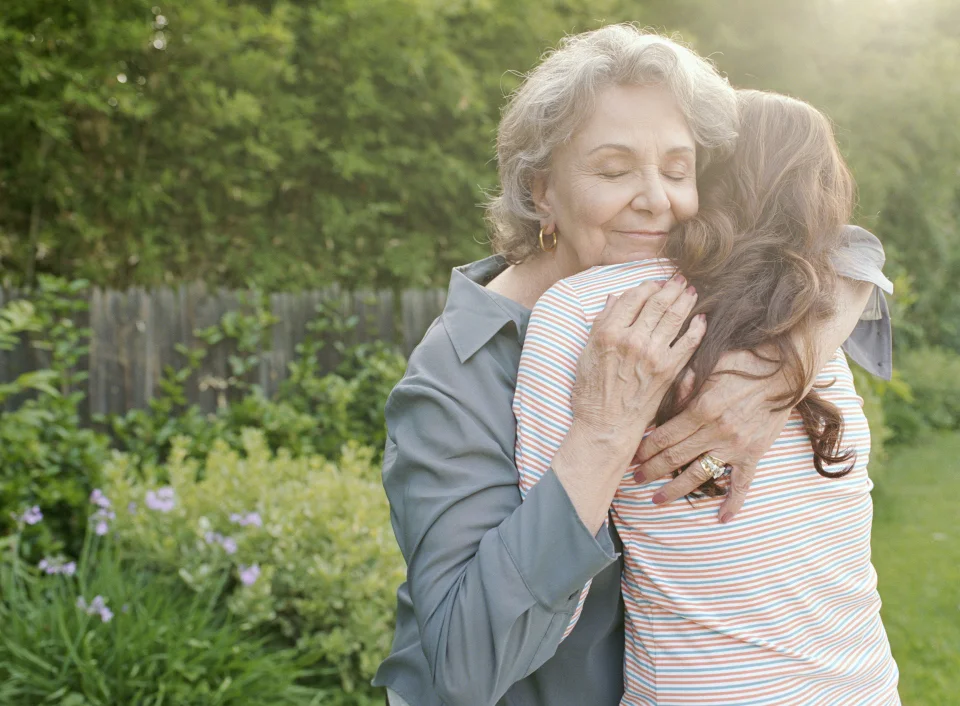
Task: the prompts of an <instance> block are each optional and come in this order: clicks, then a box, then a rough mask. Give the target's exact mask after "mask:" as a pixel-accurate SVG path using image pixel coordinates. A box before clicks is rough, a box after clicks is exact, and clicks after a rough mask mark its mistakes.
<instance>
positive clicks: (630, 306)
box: [594, 280, 662, 328]
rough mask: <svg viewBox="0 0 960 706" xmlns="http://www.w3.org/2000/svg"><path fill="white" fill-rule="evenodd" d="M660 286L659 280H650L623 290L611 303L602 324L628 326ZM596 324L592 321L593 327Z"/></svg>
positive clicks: (658, 290) (616, 326)
mask: <svg viewBox="0 0 960 706" xmlns="http://www.w3.org/2000/svg"><path fill="white" fill-rule="evenodd" d="M661 286H662V285H661V284H660V283H659V282H654V281H652V280H651V281H648V282H644V283H643V284H641V285H639V286H637V287H633V288H632V289H628V290H627V291H625V292H624V293H623V294H621V295H620V296H619V297H617V299H616V301H614V302H613V304H611V306H610V311H609V312H608V313H607V316H606V319H605V321H604V326H605V327H606V326H610V327H613V328H628V327H629V326H631V325H632V324H633V322H634V321H636V320H637V316H638V315H639V314H640V311H641V310H642V309H643V308H644V306H645V305H646V303H647V302H648V301H649V300H650V298H651V297H653V296H654V295H655V294H656V293H658V292H660V290H661ZM596 326H597V324H596V323H594V328H596Z"/></svg>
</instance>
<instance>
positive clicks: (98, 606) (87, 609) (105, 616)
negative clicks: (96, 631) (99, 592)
mask: <svg viewBox="0 0 960 706" xmlns="http://www.w3.org/2000/svg"><path fill="white" fill-rule="evenodd" d="M77 608H79V609H80V610H82V611H83V612H84V613H86V614H87V615H99V616H100V620H101V621H103V622H104V623H109V622H110V621H111V620H113V611H112V610H110V609H109V608H107V602H106V601H105V600H104V598H103V596H94V597H93V600H92V601H90V604H89V605H87V601H86V600H85V599H84V597H83V596H80V597H79V598H77Z"/></svg>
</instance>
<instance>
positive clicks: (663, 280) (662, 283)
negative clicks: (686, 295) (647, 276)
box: [657, 279, 667, 287]
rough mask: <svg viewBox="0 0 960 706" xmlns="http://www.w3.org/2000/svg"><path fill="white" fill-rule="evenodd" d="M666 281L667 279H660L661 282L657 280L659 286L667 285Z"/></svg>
mask: <svg viewBox="0 0 960 706" xmlns="http://www.w3.org/2000/svg"><path fill="white" fill-rule="evenodd" d="M666 283H667V280H665V279H662V280H660V281H659V282H657V286H658V287H663V285H665V284H666Z"/></svg>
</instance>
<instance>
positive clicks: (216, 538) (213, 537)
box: [203, 532, 237, 554]
mask: <svg viewBox="0 0 960 706" xmlns="http://www.w3.org/2000/svg"><path fill="white" fill-rule="evenodd" d="M203 541H205V542H206V543H207V544H217V545H219V546H220V547H222V548H223V551H225V552H226V553H227V554H235V553H236V551H237V540H235V539H234V538H233V537H224V536H223V535H222V534H220V533H219V532H205V533H204V535H203Z"/></svg>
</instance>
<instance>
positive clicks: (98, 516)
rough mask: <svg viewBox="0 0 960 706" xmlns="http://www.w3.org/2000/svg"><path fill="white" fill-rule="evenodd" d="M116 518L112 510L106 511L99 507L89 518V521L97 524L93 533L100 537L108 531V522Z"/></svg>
mask: <svg viewBox="0 0 960 706" xmlns="http://www.w3.org/2000/svg"><path fill="white" fill-rule="evenodd" d="M116 517H117V514H116V513H115V512H114V511H113V510H107V509H106V508H104V507H102V506H101V507H100V509H98V510H97V511H96V512H95V513H93V515H91V516H90V519H91V520H93V521H94V522H96V523H97V524H96V526H95V527H94V529H93V531H94V532H96V533H97V534H98V535H99V536H101V537H102V536H103V535H105V534H106V533H107V532H109V531H110V524H109V522H108V520H113V519H116Z"/></svg>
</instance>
